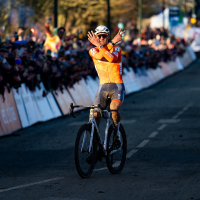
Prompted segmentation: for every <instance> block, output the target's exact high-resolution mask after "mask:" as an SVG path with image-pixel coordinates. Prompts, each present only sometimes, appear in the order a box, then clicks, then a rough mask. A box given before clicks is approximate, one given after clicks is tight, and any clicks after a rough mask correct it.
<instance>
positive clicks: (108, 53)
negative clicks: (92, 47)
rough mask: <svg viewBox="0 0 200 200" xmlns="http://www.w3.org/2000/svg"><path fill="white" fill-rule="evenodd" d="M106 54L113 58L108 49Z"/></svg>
mask: <svg viewBox="0 0 200 200" xmlns="http://www.w3.org/2000/svg"><path fill="white" fill-rule="evenodd" d="M105 54H106V55H108V56H109V57H112V58H113V55H112V54H111V53H110V52H108V51H106V52H105Z"/></svg>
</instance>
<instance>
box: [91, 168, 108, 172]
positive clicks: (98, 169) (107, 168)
mask: <svg viewBox="0 0 200 200" xmlns="http://www.w3.org/2000/svg"><path fill="white" fill-rule="evenodd" d="M107 169H108V168H107V167H103V168H100V169H95V170H94V172H97V171H102V170H107Z"/></svg>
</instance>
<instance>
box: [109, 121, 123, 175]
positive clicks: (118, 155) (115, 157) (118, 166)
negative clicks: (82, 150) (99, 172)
mask: <svg viewBox="0 0 200 200" xmlns="http://www.w3.org/2000/svg"><path fill="white" fill-rule="evenodd" d="M119 133H120V141H121V148H119V149H116V150H113V134H114V128H113V126H110V128H109V131H108V141H107V157H106V163H107V167H108V170H109V171H110V173H111V174H119V173H120V172H121V171H122V169H123V167H124V164H125V162H126V152H127V140H126V133H125V131H124V128H123V126H122V125H121V124H120V128H119Z"/></svg>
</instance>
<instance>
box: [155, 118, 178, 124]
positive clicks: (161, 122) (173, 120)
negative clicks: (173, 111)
mask: <svg viewBox="0 0 200 200" xmlns="http://www.w3.org/2000/svg"><path fill="white" fill-rule="evenodd" d="M178 122H180V119H160V120H158V122H157V123H160V124H174V123H178Z"/></svg>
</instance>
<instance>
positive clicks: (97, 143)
mask: <svg viewBox="0 0 200 200" xmlns="http://www.w3.org/2000/svg"><path fill="white" fill-rule="evenodd" d="M78 107H83V108H90V116H89V122H88V123H86V124H83V125H82V126H81V127H80V129H79V131H78V133H77V137H76V142H75V165H76V169H77V172H78V174H79V175H80V176H81V177H82V178H88V177H89V176H90V175H91V174H92V172H93V170H94V167H95V164H96V163H97V162H98V161H102V159H103V158H106V164H107V167H108V170H109V171H110V173H111V174H119V173H120V172H121V171H122V169H123V167H124V164H125V161H126V153H127V140H126V133H125V130H124V128H123V126H122V124H120V127H119V132H118V136H119V140H120V143H121V145H120V148H118V147H117V148H116V147H115V146H114V144H113V141H114V139H113V134H114V125H113V121H112V118H111V117H110V111H111V110H109V111H108V110H102V109H101V107H100V105H98V106H82V105H73V103H71V104H70V110H69V115H72V116H73V117H74V118H76V116H75V115H74V112H73V110H74V108H78ZM95 109H99V111H100V113H101V116H102V117H103V118H105V119H106V128H105V138H104V141H102V139H101V136H100V132H99V129H98V127H97V124H96V121H95V118H94V113H95V112H97V110H95ZM112 111H113V110H112Z"/></svg>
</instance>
